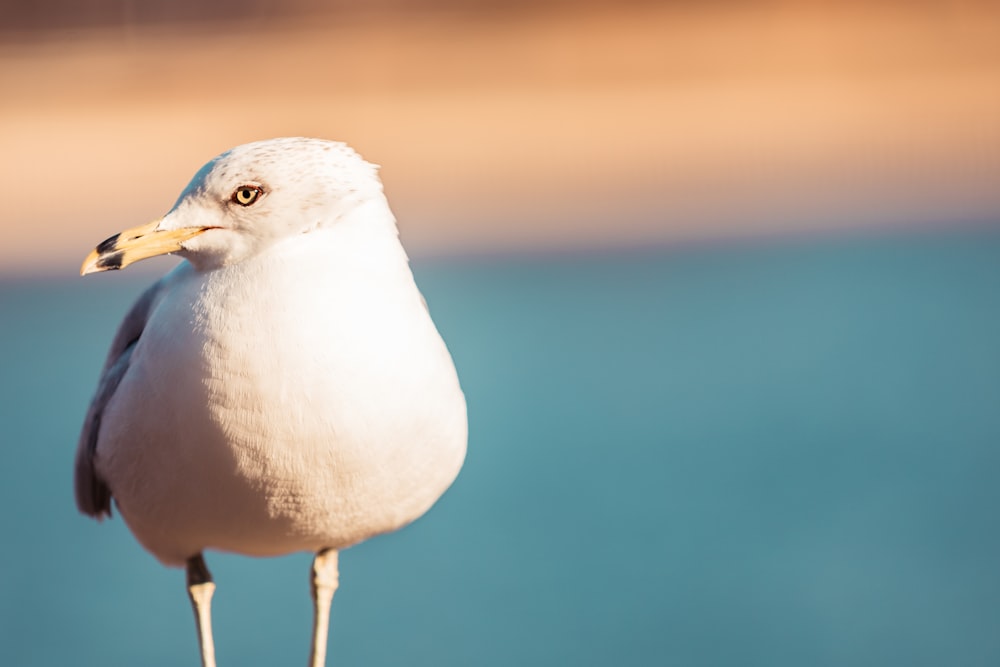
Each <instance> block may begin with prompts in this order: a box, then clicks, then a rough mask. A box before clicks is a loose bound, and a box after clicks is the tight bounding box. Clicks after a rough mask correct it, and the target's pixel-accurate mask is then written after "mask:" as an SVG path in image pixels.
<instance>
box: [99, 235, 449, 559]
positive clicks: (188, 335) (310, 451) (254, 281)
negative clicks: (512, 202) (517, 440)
mask: <svg viewBox="0 0 1000 667" xmlns="http://www.w3.org/2000/svg"><path fill="white" fill-rule="evenodd" d="M390 250H391V248H390ZM400 255H401V251H400ZM337 260H339V261H340V263H339V264H338V263H337ZM387 260H392V261H387ZM304 263H305V264H311V266H309V267H308V270H306V271H303V270H302V269H303V264H304ZM303 275H308V276H309V279H308V282H304V281H303V280H301V276H303ZM178 321H181V322H187V326H183V327H178V326H177V325H176V323H177V322H178ZM166 322H171V323H173V324H172V325H170V326H166V325H165V323H166ZM167 388H170V390H169V391H167ZM119 397H121V398H119ZM113 403H114V404H113V405H110V406H109V410H111V411H112V412H113V414H111V415H110V416H111V418H112V420H111V421H112V422H113V423H117V424H124V425H127V424H129V423H130V422H129V420H128V419H127V418H124V417H126V416H127V414H128V413H130V412H132V411H136V410H144V411H150V410H153V411H157V412H158V413H159V414H160V419H158V420H154V422H153V423H154V424H155V427H150V426H148V424H149V423H150V422H149V421H148V420H147V421H146V422H144V423H145V424H147V426H146V427H145V432H141V433H137V432H135V431H134V430H132V429H129V428H119V429H118V430H117V431H115V432H112V433H109V434H108V435H107V437H105V435H104V433H102V441H101V442H100V444H99V450H100V454H101V457H102V459H103V460H106V461H108V462H109V464H108V466H107V467H108V468H109V469H108V470H106V471H102V472H104V474H106V475H107V478H108V479H109V483H110V485H111V488H112V492H113V493H114V494H115V497H116V499H117V501H118V503H119V506H120V508H121V511H122V514H123V515H124V516H125V518H126V520H127V521H128V522H129V524H130V526H131V527H132V529H133V532H135V533H136V536H137V537H138V538H139V539H140V541H141V542H143V544H144V545H145V546H147V548H149V549H150V550H151V551H153V553H154V554H155V555H157V556H158V557H160V559H161V560H163V561H164V562H167V563H176V562H177V561H178V560H180V559H183V558H186V557H187V556H189V555H191V553H196V552H197V551H200V550H201V549H204V548H212V547H214V548H219V549H223V550H230V551H235V552H239V553H247V554H251V555H276V554H280V553H287V552H290V551H297V550H315V549H319V548H324V547H338V548H339V547H344V546H347V545H349V544H352V543H355V542H358V541H360V540H363V539H365V538H367V537H370V536H372V535H375V534H378V533H382V532H386V531H389V530H394V529H396V528H398V527H400V526H401V525H404V524H406V523H408V522H409V521H412V520H413V519H415V518H417V517H418V516H419V515H420V514H422V513H423V512H424V511H426V510H427V509H428V507H430V505H431V504H433V502H434V501H435V500H437V498H438V497H439V496H440V495H441V494H442V493H443V492H444V490H445V489H446V488H447V487H448V485H449V484H450V483H451V482H452V481H453V479H454V477H455V476H456V475H457V473H458V469H459V468H460V467H461V463H462V460H463V458H464V453H465V441H466V421H465V404H464V399H463V397H462V393H461V390H460V388H459V386H458V380H457V377H456V375H455V371H454V367H453V365H452V362H451V358H450V356H449V354H448V352H447V350H446V348H445V346H444V343H443V342H442V340H441V338H440V336H439V335H438V333H437V330H436V329H435V327H434V325H433V323H432V322H431V320H430V317H429V315H428V314H427V311H426V309H425V308H424V306H423V304H422V303H421V300H420V296H419V293H418V292H417V290H416V287H415V285H414V284H413V280H412V275H411V274H410V272H409V268H408V266H407V265H406V262H405V259H402V260H400V258H399V257H397V256H396V255H395V254H387V255H386V256H385V257H380V256H378V254H375V256H374V257H373V256H372V254H371V253H367V254H364V255H363V256H362V257H360V258H359V257H353V258H352V257H336V256H335V257H332V258H331V257H330V256H329V254H327V255H319V254H317V253H300V252H295V249H294V248H292V249H291V250H290V251H287V252H285V253H284V254H283V255H280V256H278V257H276V258H275V257H273V258H260V259H259V260H255V261H247V262H243V263H241V264H239V265H236V266H233V267H224V268H222V269H219V270H216V271H211V272H207V273H204V274H202V273H198V272H195V271H193V270H192V269H190V268H189V267H185V268H182V269H180V270H179V271H178V273H177V275H176V277H175V279H174V280H173V282H172V284H171V285H170V286H169V288H168V289H167V290H166V292H165V296H164V297H163V300H162V301H161V302H160V303H159V304H158V305H157V307H156V308H155V310H154V311H153V313H152V315H151V318H150V322H149V323H148V325H147V328H146V331H145V333H144V334H143V337H142V338H141V339H140V341H139V344H138V345H137V347H136V349H135V352H134V354H133V359H132V367H131V368H130V370H129V373H128V375H127V376H126V378H125V379H124V380H123V382H122V386H121V388H120V390H119V392H118V393H117V394H116V397H115V400H114V401H113ZM105 454H107V456H105ZM137 469H138V470H137ZM153 471H156V474H155V475H154V474H152V473H153ZM136 472H139V473H142V474H140V475H136V474H135V473H136ZM135 480H142V481H141V482H140V483H137V482H136V481H135ZM154 526H155V529H154ZM192 550H194V551H192Z"/></svg>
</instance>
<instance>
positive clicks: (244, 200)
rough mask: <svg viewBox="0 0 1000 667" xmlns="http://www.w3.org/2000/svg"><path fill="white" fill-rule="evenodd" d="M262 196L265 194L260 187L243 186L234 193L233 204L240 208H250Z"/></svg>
mask: <svg viewBox="0 0 1000 667" xmlns="http://www.w3.org/2000/svg"><path fill="white" fill-rule="evenodd" d="M262 194H264V191H263V190H261V189H260V187H259V186H256V185H241V186H240V187H238V188H236V190H235V191H234V192H233V196H232V202H233V203H234V204H239V205H240V206H249V205H250V204H252V203H254V202H255V201H257V200H258V199H260V196H261V195H262Z"/></svg>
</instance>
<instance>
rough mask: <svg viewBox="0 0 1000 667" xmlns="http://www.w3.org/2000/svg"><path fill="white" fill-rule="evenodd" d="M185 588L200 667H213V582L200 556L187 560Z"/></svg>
mask: <svg viewBox="0 0 1000 667" xmlns="http://www.w3.org/2000/svg"><path fill="white" fill-rule="evenodd" d="M187 587H188V596H189V597H190V598H191V606H192V607H194V619H195V622H196V623H197V624H198V646H199V647H200V648H201V664H202V667H215V642H214V641H212V593H214V592H215V582H213V581H212V573H211V572H209V571H208V566H207V565H205V559H204V558H202V556H201V554H198V555H197V556H191V558H188V560H187Z"/></svg>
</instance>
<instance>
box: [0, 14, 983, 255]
mask: <svg viewBox="0 0 1000 667" xmlns="http://www.w3.org/2000/svg"><path fill="white" fill-rule="evenodd" d="M359 4H360V3H346V2H343V3H334V4H332V5H325V9H323V10H322V11H320V9H319V7H320V6H321V5H322V3H317V2H307V1H303V2H297V3H292V4H291V5H286V4H284V3H282V4H281V5H280V7H279V6H278V5H277V4H274V3H265V2H257V3H249V4H247V3H232V2H223V3H213V4H208V5H203V4H201V3H193V2H192V3H172V2H171V3H168V2H104V3H88V4H87V5H86V9H84V8H83V6H82V5H80V6H78V5H76V4H73V3H66V2H63V3H59V2H53V3H41V4H24V5H19V6H17V7H9V8H5V22H4V25H3V28H2V29H0V39H2V44H0V90H2V91H3V102H2V103H0V145H2V146H3V153H4V159H3V160H2V161H0V178H2V180H3V182H4V183H5V190H6V194H5V196H4V198H3V199H2V203H0V224H2V229H3V233H4V236H5V243H4V244H2V245H0V265H2V267H3V269H2V272H3V273H9V272H23V271H31V272H38V271H43V272H49V271H54V272H57V273H60V274H62V273H66V272H67V271H72V270H73V269H75V265H76V262H77V260H78V259H79V257H81V256H82V254H83V253H84V252H85V251H86V250H87V249H89V248H90V247H92V246H93V245H94V244H95V243H96V242H97V241H100V240H101V239H102V238H104V236H106V235H108V234H111V233H113V232H115V231H118V230H120V229H121V228H123V227H124V226H131V225H133V224H137V223H140V222H144V221H146V220H148V219H151V218H153V217H155V216H157V215H160V214H162V213H163V212H165V211H166V210H167V209H168V208H169V207H170V205H171V204H172V202H173V200H174V198H175V197H176V196H177V194H178V193H179V192H180V190H181V189H182V188H183V186H184V185H185V183H186V182H187V179H189V178H190V176H191V175H192V174H193V173H194V172H195V170H196V169H197V168H198V167H199V166H200V165H201V164H203V163H204V162H205V161H207V160H208V159H209V158H211V157H213V156H214V155H216V154H217V153H219V152H221V151H223V150H226V149H228V148H230V147H232V146H234V145H237V144H240V143H243V142H246V141H251V140H256V139H262V138H267V137H271V136H282V135H315V136H321V137H324V138H331V139H338V140H343V141H347V142H348V143H350V144H351V145H353V146H354V147H355V148H357V149H358V150H359V151H360V152H361V153H362V154H363V155H364V156H365V157H366V158H368V159H369V160H371V161H373V162H376V163H379V164H382V165H383V170H382V176H383V180H384V181H385V184H386V189H387V191H388V194H389V198H390V202H392V204H393V206H394V209H395V211H396V214H397V217H398V218H399V220H400V226H401V229H402V233H403V235H404V239H405V241H406V243H407V245H408V247H409V248H410V249H411V251H414V252H416V253H418V254H428V253H429V254H452V253H462V252H474V253H484V252H485V253H492V252H504V251H510V250H514V251H518V250H534V249H545V250H573V249H580V248H588V249H589V248H599V247H605V246H611V247H619V246H635V245H642V244H646V243H666V242H673V241H678V240H701V239H713V238H720V237H723V238H725V237H732V236H738V237H745V236H753V235H758V234H773V233H789V232H791V233H810V232H814V231H817V230H829V229H841V228H845V227H850V228H869V227H886V226H899V225H932V224H956V223H963V222H983V221H996V220H1000V188H998V187H996V184H997V183H998V182H1000V150H998V147H1000V85H997V81H1000V9H998V7H997V6H996V4H995V3H987V2H982V3H976V2H925V3H885V2H883V3H875V4H871V3H848V4H842V3H825V2H806V3H801V2H795V3H792V2H751V3H735V2H717V3H707V4H697V3H686V2H668V3H650V2H631V3H614V4H611V3H599V2H589V3H583V4H577V3H572V4H570V3H562V2H546V3H540V4H538V3H498V2H492V1H489V2H472V3H459V2H447V1H441V0H437V1H424V2H419V3H402V2H390V1H386V0H383V1H381V2H378V3H374V4H370V5H365V9H363V10H362V9H360V8H359ZM40 238H44V239H45V241H44V252H39V251H38V250H39V248H38V246H37V243H38V239H40ZM26 247H30V248H34V249H35V250H33V251H32V252H25V251H24V249H25V248H26Z"/></svg>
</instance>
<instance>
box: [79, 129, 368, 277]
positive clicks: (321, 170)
mask: <svg viewBox="0 0 1000 667" xmlns="http://www.w3.org/2000/svg"><path fill="white" fill-rule="evenodd" d="M372 200H379V201H383V202H384V197H383V195H382V185H381V183H380V181H379V179H378V175H377V166H375V165H372V164H369V163H368V162H365V161H364V160H363V159H362V158H361V156H359V155H358V154H357V153H355V152H354V151H353V150H352V149H351V148H350V147H348V146H347V145H346V144H343V143H339V142H333V141H325V140H322V139H307V138H301V137H291V138H281V139H269V140H267V141H259V142H255V143H251V144H244V145H242V146H237V147H236V148H233V149H232V150H229V151H227V152H225V153H223V154H222V155H219V156H218V157H216V158H214V159H213V160H211V161H210V162H208V164H206V165H205V166H204V167H202V168H201V169H199V170H198V172H197V173H196V174H195V175H194V178H192V179H191V182H190V183H189V184H188V186H187V187H186V188H184V191H183V192H182V193H181V195H180V197H179V198H178V199H177V203H175V204H174V206H173V208H171V209H170V211H169V212H168V213H167V214H166V215H164V216H163V217H162V218H159V219H157V220H154V221H153V222H150V223H148V224H146V225H141V226H139V227H134V228H131V229H127V230H125V231H123V232H120V233H118V234H115V235H114V236H112V237H110V238H108V239H106V240H105V241H103V242H102V243H100V244H99V245H98V246H97V247H96V248H95V249H94V250H93V251H92V252H91V253H90V254H89V255H88V256H87V258H86V259H85V260H84V262H83V266H82V267H81V269H80V273H81V275H86V274H88V273H96V272H100V271H109V270H116V269H124V268H125V267H126V266H128V265H129V264H132V263H134V262H137V261H139V260H142V259H146V258H148V257H155V256H157V255H165V254H171V253H176V254H178V255H180V256H182V257H185V258H186V259H188V260H189V261H190V262H191V263H192V264H194V265H195V266H196V267H197V268H200V269H211V268H215V267H218V266H225V265H228V264H233V263H236V262H239V261H242V260H244V259H247V258H248V257H252V256H254V255H257V254H259V253H261V252H264V251H265V250H266V249H267V248H269V247H270V246H272V245H274V244H275V243H277V242H279V241H281V240H282V239H286V238H289V237H293V236H297V235H300V234H306V233H309V232H312V231H315V230H317V229H322V228H324V227H327V226H330V225H335V224H337V223H338V221H340V220H341V219H343V218H344V217H346V216H347V215H348V214H349V213H350V212H352V211H353V210H355V209H356V208H357V207H358V206H360V205H361V204H364V203H366V202H369V201H372Z"/></svg>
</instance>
